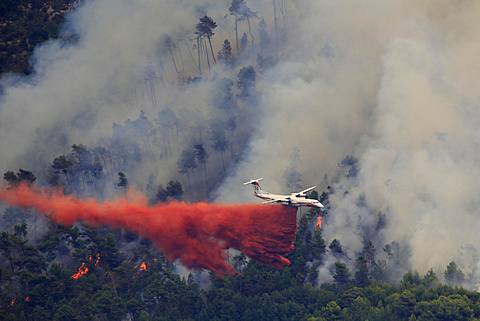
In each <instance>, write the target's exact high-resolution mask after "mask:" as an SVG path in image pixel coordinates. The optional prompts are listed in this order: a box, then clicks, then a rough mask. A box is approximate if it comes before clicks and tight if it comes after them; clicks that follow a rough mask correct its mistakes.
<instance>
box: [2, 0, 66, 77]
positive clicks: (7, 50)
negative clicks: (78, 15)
mask: <svg viewBox="0 0 480 321" xmlns="http://www.w3.org/2000/svg"><path fill="white" fill-rule="evenodd" d="M70 10H71V6H70V1H68V0H44V1H38V0H36V1H32V0H2V1H0V74H3V73H5V72H11V71H13V72H17V73H21V74H29V73H30V72H31V69H30V68H31V66H29V59H30V57H31V55H32V53H33V50H34V48H35V46H36V45H38V44H39V43H42V42H44V41H46V40H48V39H51V38H57V37H58V36H59V26H60V25H61V24H62V23H63V21H64V16H65V13H66V12H68V11H70Z"/></svg>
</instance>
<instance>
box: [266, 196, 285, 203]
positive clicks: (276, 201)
mask: <svg viewBox="0 0 480 321" xmlns="http://www.w3.org/2000/svg"><path fill="white" fill-rule="evenodd" d="M290 201H291V199H290V197H287V198H276V199H273V200H270V201H266V202H263V203H262V204H273V203H281V202H290Z"/></svg>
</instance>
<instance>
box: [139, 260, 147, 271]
mask: <svg viewBox="0 0 480 321" xmlns="http://www.w3.org/2000/svg"><path fill="white" fill-rule="evenodd" d="M146 270H147V265H146V264H145V262H142V264H141V265H140V271H146Z"/></svg>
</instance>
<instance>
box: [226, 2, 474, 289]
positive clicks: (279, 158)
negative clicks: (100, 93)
mask: <svg viewBox="0 0 480 321" xmlns="http://www.w3.org/2000/svg"><path fill="white" fill-rule="evenodd" d="M296 9H297V10H296V12H295V13H296V14H298V15H297V16H295V19H292V20H295V25H294V27H295V28H294V29H293V28H292V29H291V30H289V38H288V43H287V48H286V50H285V53H284V54H283V56H282V59H281V63H280V64H279V65H278V66H277V67H276V69H275V70H274V71H272V72H271V73H270V74H269V75H268V76H269V77H270V78H268V80H267V81H266V83H265V87H264V88H263V95H262V103H263V104H264V108H265V110H266V113H265V117H264V118H263V120H262V125H261V126H260V129H259V131H258V133H257V135H256V139H255V140H254V141H253V142H252V143H251V149H252V152H251V153H250V156H249V157H248V158H247V160H246V161H245V162H244V163H243V164H241V166H240V167H239V168H238V171H237V175H236V176H234V177H231V178H229V179H228V180H227V184H226V186H225V188H224V190H223V193H221V197H220V199H228V200H232V199H233V198H234V196H233V195H232V194H231V193H230V191H232V190H233V191H235V193H239V194H240V195H242V199H243V197H245V198H246V197H248V196H246V195H245V196H244V194H243V193H245V192H244V191H240V189H239V188H237V186H238V184H239V183H240V182H241V181H245V180H246V179H249V178H256V177H257V176H258V177H266V178H267V180H266V183H265V184H264V185H266V184H267V182H268V184H269V185H270V186H269V188H270V187H272V188H271V189H277V190H280V189H281V187H282V182H281V179H280V177H281V175H282V173H283V171H284V170H285V167H286V166H287V165H288V155H289V153H290V151H291V149H292V147H294V146H297V147H298V148H299V149H300V154H301V158H302V160H303V165H302V168H301V169H300V170H301V173H302V174H303V179H302V185H303V186H304V187H308V186H310V185H313V184H320V182H322V180H323V176H324V174H325V173H327V174H328V176H329V177H330V178H336V179H331V180H330V182H329V183H330V184H332V185H333V186H334V189H335V191H336V193H335V194H334V195H332V196H331V198H330V205H331V207H332V210H331V211H330V213H329V216H328V218H327V219H326V222H325V223H324V226H323V231H324V237H325V239H326V240H327V242H330V241H331V240H332V239H333V238H337V239H339V240H340V241H341V242H342V245H343V248H344V250H346V251H347V253H348V254H349V256H350V257H351V258H352V260H350V261H349V262H347V263H348V264H349V266H350V268H351V269H353V263H354V259H355V257H356V254H357V253H359V252H360V251H361V250H362V247H363V245H364V239H365V238H371V239H372V241H374V243H375V245H376V247H377V253H379V254H380V257H381V256H382V252H383V251H382V247H383V246H384V245H385V244H387V243H390V242H392V241H397V242H400V243H401V244H404V245H405V246H406V247H407V248H408V249H409V250H408V251H406V253H409V254H410V257H409V258H408V259H409V261H408V262H409V264H405V266H404V269H407V268H409V267H412V268H414V269H416V270H418V271H419V272H420V273H425V272H426V271H427V270H428V269H429V268H434V269H435V271H436V272H437V275H438V276H439V277H442V276H443V271H444V270H445V268H446V266H447V264H448V263H449V262H450V261H452V260H455V261H456V262H458V264H460V266H461V268H462V269H463V270H464V272H466V273H472V274H473V278H472V280H470V282H472V283H475V282H477V280H476V277H477V276H478V269H477V265H478V261H477V260H475V259H473V258H472V257H471V253H472V251H465V250H464V249H465V248H470V249H471V248H472V246H473V248H478V246H479V245H480V244H479V240H478V238H477V237H476V235H477V233H476V231H477V230H478V227H479V223H478V205H479V197H478V193H477V190H478V175H479V173H480V168H479V162H478V160H479V158H478V133H479V131H478V120H479V119H478V117H479V113H478V111H477V109H478V108H477V105H478V99H479V94H478V92H479V91H478V88H477V87H478V83H479V82H478V81H477V80H478V75H477V74H478V73H476V71H477V70H478V60H477V59H476V58H475V57H476V55H477V54H478V52H479V49H480V47H479V43H480V42H479V40H480V39H478V37H479V36H478V34H477V33H476V32H475V31H474V30H475V28H476V26H477V24H478V22H477V21H476V20H475V15H476V13H478V11H479V9H480V8H479V5H478V4H477V3H476V2H472V1H465V2H461V3H455V4H454V3H451V2H449V1H440V2H438V1H416V2H405V1H393V2H388V3H385V2H383V1H369V2H368V5H365V3H362V4H361V5H360V4H358V3H356V2H354V1H337V2H302V3H297V7H296ZM347 155H353V156H355V157H356V158H357V159H358V160H359V168H360V170H359V173H358V176H357V178H356V179H354V180H353V179H347V178H346V177H345V175H338V176H337V177H335V175H336V173H337V174H338V166H337V164H338V163H339V162H340V160H341V159H342V158H343V157H345V156H347ZM247 192H248V193H251V191H247ZM345 192H348V194H346V193H345ZM250 197H252V196H250ZM379 213H383V214H385V222H386V225H385V227H384V228H383V229H381V230H380V231H379V232H378V233H377V232H376V228H377V224H378V223H379V221H378V214H379ZM327 262H329V259H327ZM331 263H332V262H330V263H327V264H326V265H328V264H330V265H331ZM326 265H325V266H323V267H322V268H321V269H320V272H321V273H320V277H319V279H320V280H321V281H322V280H324V281H330V280H331V274H328V273H326V271H330V272H332V269H329V268H328V267H327V266H326ZM399 272H400V273H404V272H405V270H402V271H399ZM399 276H401V275H398V276H397V277H399Z"/></svg>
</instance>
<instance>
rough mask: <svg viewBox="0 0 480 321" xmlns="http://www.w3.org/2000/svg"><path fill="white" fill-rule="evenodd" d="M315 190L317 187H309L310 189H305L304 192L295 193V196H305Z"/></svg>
mask: <svg viewBox="0 0 480 321" xmlns="http://www.w3.org/2000/svg"><path fill="white" fill-rule="evenodd" d="M315 188H317V186H316V185H315V186H312V187H309V188H307V189H304V190H303V191H301V192H298V193H294V194H295V195H302V194H303V195H305V194H306V193H307V192H309V191H311V190H312V189H315Z"/></svg>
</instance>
